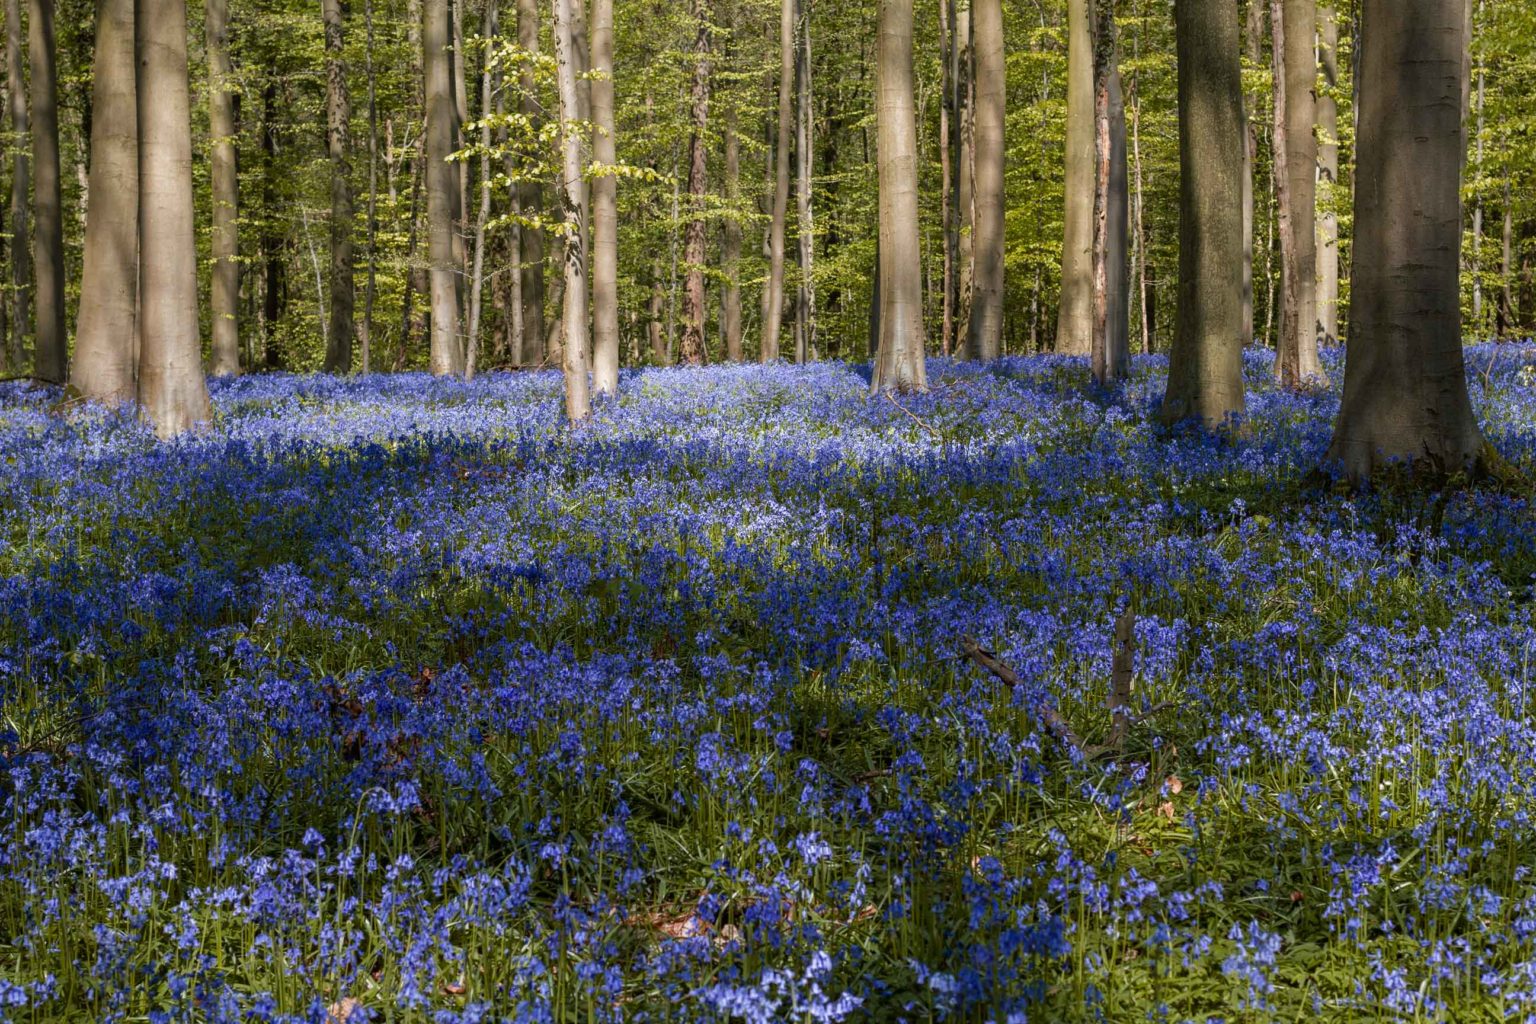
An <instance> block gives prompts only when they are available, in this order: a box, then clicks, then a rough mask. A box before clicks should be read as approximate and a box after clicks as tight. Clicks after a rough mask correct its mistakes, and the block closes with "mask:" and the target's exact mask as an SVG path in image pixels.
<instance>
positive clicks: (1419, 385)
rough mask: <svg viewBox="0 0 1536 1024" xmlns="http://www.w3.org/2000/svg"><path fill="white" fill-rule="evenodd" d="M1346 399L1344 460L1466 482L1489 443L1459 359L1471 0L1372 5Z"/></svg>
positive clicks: (1378, 1) (1336, 452)
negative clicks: (1427, 469)
mask: <svg viewBox="0 0 1536 1024" xmlns="http://www.w3.org/2000/svg"><path fill="white" fill-rule="evenodd" d="M1362 15H1363V17H1362V21H1363V27H1362V30H1361V35H1362V37H1363V40H1362V45H1363V50H1362V53H1361V66H1360V74H1361V77H1362V80H1363V84H1362V87H1361V95H1360V108H1361V109H1360V135H1359V155H1358V169H1357V178H1356V183H1355V218H1354V232H1355V234H1354V245H1353V250H1352V257H1353V260H1352V271H1351V276H1350V305H1349V309H1350V324H1349V338H1348V348H1347V350H1346V351H1347V363H1346V369H1345V373H1344V398H1343V403H1342V404H1341V406H1340V408H1339V420H1338V424H1337V425H1336V427H1335V428H1334V436H1333V447H1332V448H1331V449H1330V455H1331V457H1332V458H1334V459H1337V460H1339V461H1341V462H1342V464H1343V467H1344V469H1345V471H1346V472H1347V473H1348V474H1349V475H1350V476H1351V477H1352V478H1354V479H1361V478H1365V477H1369V476H1371V475H1372V474H1373V473H1374V472H1375V471H1376V470H1377V469H1379V468H1381V467H1382V466H1383V464H1384V462H1385V461H1386V460H1389V459H1405V460H1426V461H1427V462H1428V463H1429V464H1430V465H1431V467H1432V468H1435V469H1438V470H1441V471H1456V470H1459V469H1462V468H1465V467H1467V466H1469V465H1470V464H1472V463H1473V461H1474V460H1476V459H1477V458H1478V456H1479V455H1480V453H1481V451H1482V447H1483V438H1482V434H1481V431H1480V430H1479V428H1478V424H1477V418H1476V416H1475V415H1474V413H1473V411H1472V403H1471V400H1470V399H1469V398H1468V395H1467V378H1466V365H1465V363H1464V361H1463V356H1462V349H1461V302H1460V280H1459V276H1460V269H1461V212H1462V211H1461V162H1462V150H1463V147H1464V145H1465V140H1464V137H1463V123H1462V118H1463V110H1462V103H1461V92H1462V87H1463V81H1464V79H1465V78H1466V75H1467V66H1466V53H1467V43H1468V40H1467V23H1466V15H1465V12H1464V11H1463V10H1462V9H1461V3H1460V0H1364V2H1363V12H1362Z"/></svg>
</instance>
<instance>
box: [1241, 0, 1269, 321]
mask: <svg viewBox="0 0 1536 1024" xmlns="http://www.w3.org/2000/svg"><path fill="white" fill-rule="evenodd" d="M1268 6H1269V0H1248V24H1247V28H1246V31H1245V32H1244V39H1245V42H1246V44H1247V48H1248V62H1249V63H1250V64H1252V65H1253V66H1254V67H1258V66H1259V64H1260V62H1261V61H1262V60H1263V59H1264V12H1265V10H1266V8H1267V7H1268ZM1258 110H1259V94H1258V93H1257V92H1254V93H1252V94H1250V95H1249V97H1248V107H1247V124H1246V128H1247V138H1246V139H1245V140H1244V145H1243V345H1244V346H1245V347H1246V346H1248V345H1252V344H1253V341H1254V335H1255V331H1254V274H1253V268H1254V260H1255V253H1254V237H1255V234H1256V232H1255V230H1254V228H1255V224H1256V223H1257V219H1258V217H1257V211H1256V209H1255V193H1256V191H1257V190H1256V189H1255V188H1254V178H1255V176H1256V175H1257V174H1258V173H1259V119H1258Z"/></svg>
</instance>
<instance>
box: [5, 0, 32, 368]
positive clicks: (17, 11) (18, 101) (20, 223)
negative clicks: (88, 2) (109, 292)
mask: <svg viewBox="0 0 1536 1024" xmlns="http://www.w3.org/2000/svg"><path fill="white" fill-rule="evenodd" d="M5 53H6V89H7V90H8V91H9V93H10V101H11V135H12V137H13V138H15V139H25V138H27V137H28V135H29V133H30V128H29V126H28V120H27V72H26V66H25V64H24V63H23V62H24V61H25V57H23V55H22V53H23V51H22V40H21V0H5ZM31 193H32V154H31V153H30V152H28V151H27V149H25V148H23V147H19V146H18V147H17V148H16V151H15V154H14V156H13V158H12V161H11V337H10V364H11V365H12V366H13V367H20V366H21V362H22V354H23V353H24V352H25V351H26V346H27V339H28V338H29V337H31V335H32V230H31V226H30V221H31V216H30V213H29V210H30V203H31Z"/></svg>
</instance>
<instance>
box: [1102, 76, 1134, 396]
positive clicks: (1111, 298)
mask: <svg viewBox="0 0 1536 1024" xmlns="http://www.w3.org/2000/svg"><path fill="white" fill-rule="evenodd" d="M1108 114H1109V191H1108V194H1107V195H1106V197H1105V199H1106V204H1107V213H1106V216H1105V236H1106V237H1105V243H1104V244H1105V252H1104V268H1105V269H1104V300H1103V301H1104V328H1103V331H1104V334H1103V338H1104V341H1103V349H1104V377H1105V379H1107V380H1122V379H1124V378H1125V377H1127V376H1129V374H1130V370H1131V245H1130V239H1131V210H1130V161H1129V160H1128V158H1127V157H1128V154H1127V152H1126V129H1125V95H1124V92H1123V91H1122V89H1121V82H1120V72H1119V70H1118V69H1115V70H1113V71H1112V72H1111V73H1110V77H1109V109H1108Z"/></svg>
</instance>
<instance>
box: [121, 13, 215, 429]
mask: <svg viewBox="0 0 1536 1024" xmlns="http://www.w3.org/2000/svg"><path fill="white" fill-rule="evenodd" d="M135 28H136V35H137V47H138V49H137V57H138V79H137V82H136V87H137V93H136V95H137V100H138V114H139V239H140V246H141V258H140V261H139V339H140V340H139V412H140V414H141V415H142V416H144V417H145V418H146V419H147V420H149V422H150V423H152V424H154V428H155V432H156V433H157V434H159V435H160V436H161V437H172V436H174V435H176V434H180V433H182V432H183V431H185V430H188V429H190V428H191V427H192V426H194V425H195V424H197V423H200V422H203V421H206V420H207V419H208V412H209V409H208V385H207V383H206V382H205V381H204V379H203V359H202V345H201V343H200V340H199V338H198V321H197V245H196V237H195V222H194V219H193V218H194V204H193V199H192V116H191V103H190V99H189V97H188V90H187V5H186V0H138V7H137V22H136V26H135Z"/></svg>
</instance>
